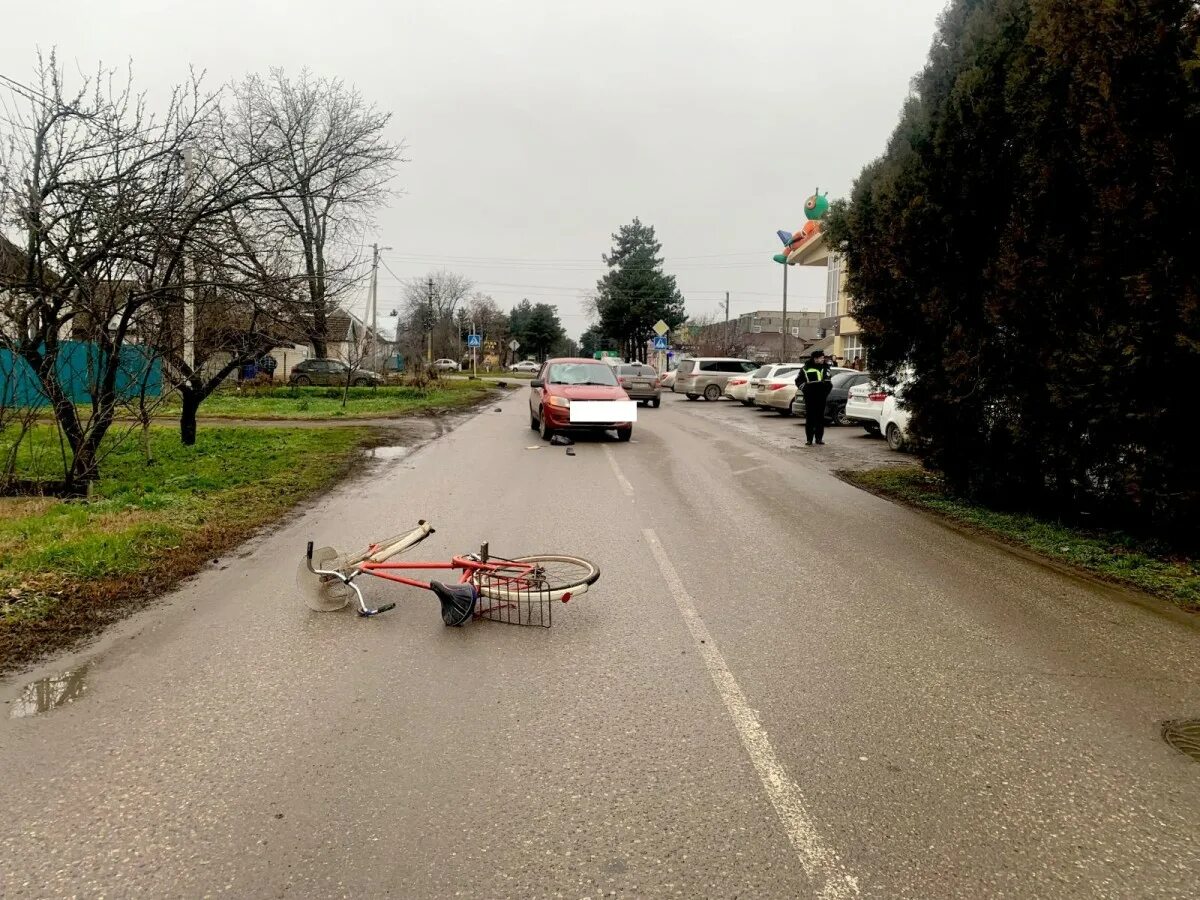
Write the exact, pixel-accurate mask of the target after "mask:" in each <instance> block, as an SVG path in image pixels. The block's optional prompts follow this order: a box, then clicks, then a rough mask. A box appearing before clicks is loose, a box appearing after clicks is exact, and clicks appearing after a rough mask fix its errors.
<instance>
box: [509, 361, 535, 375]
mask: <svg viewBox="0 0 1200 900" xmlns="http://www.w3.org/2000/svg"><path fill="white" fill-rule="evenodd" d="M541 367H542V365H541V363H536V362H534V361H533V360H532V359H525V360H522V361H521V362H519V363H513V364H512V365H511V366H509V367H508V371H510V372H536V371H538V370H539V369H540V368H541Z"/></svg>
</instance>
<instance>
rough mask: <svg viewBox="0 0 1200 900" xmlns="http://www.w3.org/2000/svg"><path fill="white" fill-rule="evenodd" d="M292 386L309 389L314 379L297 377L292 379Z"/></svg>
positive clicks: (305, 376)
mask: <svg viewBox="0 0 1200 900" xmlns="http://www.w3.org/2000/svg"><path fill="white" fill-rule="evenodd" d="M292 384H294V385H296V387H308V386H309V385H311V384H312V379H311V378H309V377H308V376H307V375H297V376H296V377H295V378H294V379H292Z"/></svg>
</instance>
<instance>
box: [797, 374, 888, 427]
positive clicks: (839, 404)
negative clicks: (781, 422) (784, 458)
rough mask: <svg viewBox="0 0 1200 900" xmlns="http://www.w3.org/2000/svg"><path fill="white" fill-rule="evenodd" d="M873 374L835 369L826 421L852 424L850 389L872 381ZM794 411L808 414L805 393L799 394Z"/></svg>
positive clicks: (827, 399) (826, 410) (826, 406)
mask: <svg viewBox="0 0 1200 900" xmlns="http://www.w3.org/2000/svg"><path fill="white" fill-rule="evenodd" d="M870 380H871V376H870V375H868V374H867V373H866V372H857V371H855V370H853V369H850V370H844V369H834V370H833V377H832V378H831V379H830V381H831V382H832V383H833V389H832V390H831V391H830V392H829V396H828V397H826V398H825V421H826V422H832V423H833V424H834V425H852V424H854V423H852V422H851V421H850V419H849V418H847V417H846V402H847V399H848V398H849V394H850V389H851V388H853V387H855V386H857V385H860V384H867V383H868V382H870ZM792 412H793V413H795V414H796V415H798V416H801V415H804V416H806V415H807V414H808V411H807V410H806V409H805V408H804V395H803V394H798V395H797V397H796V400H795V403H794V404H793V406H792Z"/></svg>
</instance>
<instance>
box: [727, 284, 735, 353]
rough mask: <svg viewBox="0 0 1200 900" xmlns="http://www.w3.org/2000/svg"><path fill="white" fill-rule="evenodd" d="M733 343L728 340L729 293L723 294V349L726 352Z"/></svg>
mask: <svg viewBox="0 0 1200 900" xmlns="http://www.w3.org/2000/svg"><path fill="white" fill-rule="evenodd" d="M731 343H733V342H732V341H731V340H730V339H729V291H726V292H725V347H726V350H728V348H729V345H730V344H731Z"/></svg>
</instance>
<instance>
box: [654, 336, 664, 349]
mask: <svg viewBox="0 0 1200 900" xmlns="http://www.w3.org/2000/svg"><path fill="white" fill-rule="evenodd" d="M654 349H655V350H666V349H667V339H666V338H665V337H656V338H655V339H654Z"/></svg>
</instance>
